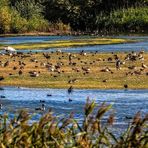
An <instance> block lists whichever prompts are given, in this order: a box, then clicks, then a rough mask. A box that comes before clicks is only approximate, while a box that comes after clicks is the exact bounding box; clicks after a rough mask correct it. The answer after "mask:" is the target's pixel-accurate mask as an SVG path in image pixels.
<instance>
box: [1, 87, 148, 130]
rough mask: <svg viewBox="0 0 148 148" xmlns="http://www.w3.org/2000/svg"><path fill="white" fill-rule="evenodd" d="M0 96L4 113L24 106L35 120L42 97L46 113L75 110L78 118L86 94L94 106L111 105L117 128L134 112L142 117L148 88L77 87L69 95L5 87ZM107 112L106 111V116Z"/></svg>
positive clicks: (59, 91) (63, 91)
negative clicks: (102, 88) (104, 103)
mask: <svg viewBox="0 0 148 148" xmlns="http://www.w3.org/2000/svg"><path fill="white" fill-rule="evenodd" d="M47 94H50V95H51V96H50V97H49V96H47ZM0 95H2V96H5V97H6V98H3V99H2V98H1V99H0V103H2V104H3V108H2V110H1V113H4V112H6V113H8V114H10V115H11V116H13V115H14V113H16V112H17V111H19V110H21V109H27V110H28V111H29V112H30V113H36V114H37V115H38V116H35V117H34V120H38V118H39V116H40V115H41V112H38V111H36V110H35V108H38V107H40V106H41V103H40V100H44V101H45V107H46V111H45V112H47V111H48V110H49V109H52V111H53V112H54V114H56V115H64V116H68V115H69V114H70V113H71V112H74V115H75V118H76V119H78V120H80V121H81V120H82V117H83V116H84V112H83V111H84V105H85V102H86V98H87V97H89V98H90V99H91V100H95V101H96V103H97V106H100V105H101V104H102V103H103V102H106V104H108V105H109V104H112V105H113V106H112V109H111V111H110V113H112V111H114V112H115V116H116V125H117V126H120V128H121V127H122V126H125V125H126V124H127V123H129V122H130V121H129V120H127V119H126V117H133V116H134V115H135V114H136V112H137V111H141V113H142V115H143V116H144V115H145V114H147V113H148V90H97V89H96V90H90V89H89V90H86V89H81V90H80V89H76V90H74V92H73V93H72V94H71V95H69V94H68V93H67V90H66V89H34V88H17V87H4V90H1V91H0ZM68 98H71V99H72V102H69V101H68ZM45 112H44V113H45ZM108 115H109V114H108V113H107V114H106V115H105V119H106V118H107V117H108Z"/></svg>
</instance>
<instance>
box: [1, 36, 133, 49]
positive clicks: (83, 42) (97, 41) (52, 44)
mask: <svg viewBox="0 0 148 148" xmlns="http://www.w3.org/2000/svg"><path fill="white" fill-rule="evenodd" d="M127 42H133V41H131V40H126V39H111V38H91V39H74V40H60V41H47V42H44V43H43V42H41V43H24V44H17V45H15V44H14V45H10V46H12V47H13V48H16V49H41V48H44V49H45V48H61V47H72V46H89V45H108V44H121V43H127ZM3 46H4V45H0V49H2V48H3Z"/></svg>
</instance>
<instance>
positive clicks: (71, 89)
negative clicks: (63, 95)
mask: <svg viewBox="0 0 148 148" xmlns="http://www.w3.org/2000/svg"><path fill="white" fill-rule="evenodd" d="M67 91H68V93H69V94H71V93H72V91H73V87H72V86H70V87H69V88H68V90H67Z"/></svg>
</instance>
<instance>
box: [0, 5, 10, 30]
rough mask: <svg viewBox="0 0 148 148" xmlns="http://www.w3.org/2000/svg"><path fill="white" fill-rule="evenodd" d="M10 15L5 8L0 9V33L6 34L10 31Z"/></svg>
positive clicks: (8, 10) (7, 8)
mask: <svg viewBox="0 0 148 148" xmlns="http://www.w3.org/2000/svg"><path fill="white" fill-rule="evenodd" d="M10 24H11V14H10V9H9V7H7V6H4V7H2V8H0V33H7V32H9V31H10Z"/></svg>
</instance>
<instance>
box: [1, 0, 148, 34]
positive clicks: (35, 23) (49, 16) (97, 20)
mask: <svg viewBox="0 0 148 148" xmlns="http://www.w3.org/2000/svg"><path fill="white" fill-rule="evenodd" d="M147 26H148V0H0V33H23V32H32V31H39V32H41V31H42V32H46V31H53V30H54V29H55V30H56V29H57V30H70V29H71V30H73V31H81V32H88V33H89V32H90V33H92V32H98V33H100V32H102V33H108V32H125V31H130V32H132V31H133V32H134V31H138V32H144V31H147ZM51 28H52V29H51Z"/></svg>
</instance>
